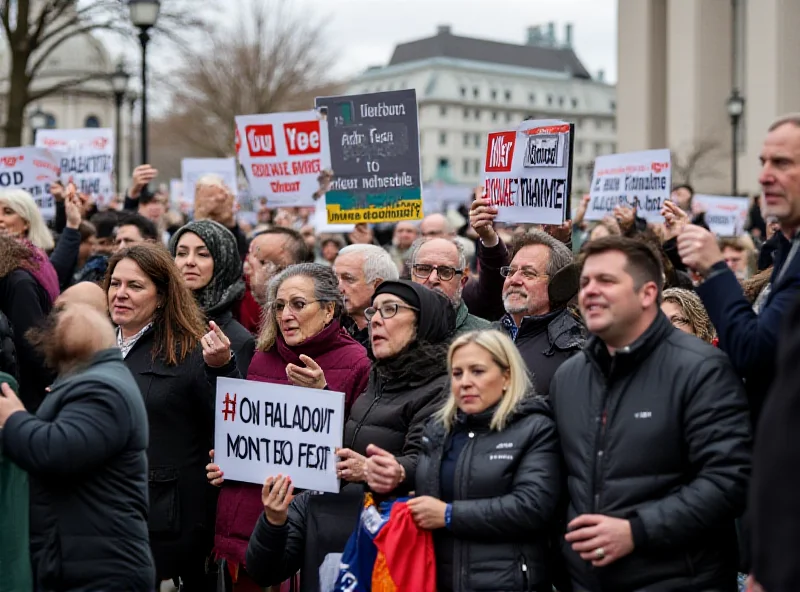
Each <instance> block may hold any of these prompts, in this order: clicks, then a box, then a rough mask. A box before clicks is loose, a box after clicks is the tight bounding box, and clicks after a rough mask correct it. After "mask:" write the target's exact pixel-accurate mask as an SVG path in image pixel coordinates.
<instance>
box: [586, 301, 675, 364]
mask: <svg viewBox="0 0 800 592" xmlns="http://www.w3.org/2000/svg"><path fill="white" fill-rule="evenodd" d="M671 331H677V329H675V327H673V326H672V324H671V323H670V322H669V320H668V319H667V317H666V315H664V313H662V312H661V311H660V310H659V311H658V314H657V315H656V318H655V320H654V321H653V322H652V323H651V324H650V326H649V327H648V328H647V330H646V331H645V332H644V333H643V334H642V335H641V336H639V338H638V339H637V340H636V341H634V342H633V343H632V344H630V345H628V346H626V347H623V348H621V349H618V350H617V351H616V352H614V355H613V356H612V355H611V354H610V353H608V347H606V344H605V342H604V341H603V340H602V339H600V338H599V337H597V336H592V337H591V338H590V339H589V342H588V344H587V346H586V356H587V357H588V358H589V361H590V362H592V363H593V364H594V365H595V366H596V367H597V368H598V369H599V370H600V372H602V374H603V375H604V376H605V377H606V378H607V379H614V378H618V377H619V376H625V375H628V374H631V373H632V372H633V371H634V370H635V369H636V368H638V367H639V366H640V365H641V364H642V363H643V362H644V361H645V360H646V359H647V358H649V357H650V355H651V354H652V353H653V352H654V351H655V350H656V348H657V347H658V346H659V344H660V343H661V342H662V341H663V340H664V339H665V338H666V337H667V336H668V335H669V333H670V332H671Z"/></svg>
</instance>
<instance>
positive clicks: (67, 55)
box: [39, 33, 112, 77]
mask: <svg viewBox="0 0 800 592" xmlns="http://www.w3.org/2000/svg"><path fill="white" fill-rule="evenodd" d="M111 70H112V68H111V60H110V58H109V56H108V52H107V51H106V48H105V47H104V46H103V44H102V43H101V42H100V40H98V39H96V38H95V37H93V36H92V35H91V34H90V33H84V34H82V35H76V36H74V37H70V38H68V39H66V40H65V41H64V42H63V43H61V44H60V45H59V46H58V48H56V50H55V51H53V53H51V54H50V55H49V56H47V59H46V60H45V62H44V64H43V65H42V68H41V70H40V71H39V76H42V77H49V76H70V77H75V75H76V74H78V75H87V74H105V73H108V72H110V71H111Z"/></svg>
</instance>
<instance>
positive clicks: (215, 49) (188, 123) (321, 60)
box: [153, 0, 340, 157]
mask: <svg viewBox="0 0 800 592" xmlns="http://www.w3.org/2000/svg"><path fill="white" fill-rule="evenodd" d="M323 29H324V24H323V22H322V21H318V22H315V21H313V20H312V19H310V18H309V16H308V14H301V12H300V10H299V9H298V7H297V3H296V2H295V1H294V0H293V1H292V2H289V1H288V0H251V1H250V2H249V3H248V4H247V7H246V8H245V10H244V11H243V12H242V16H241V18H240V20H239V22H238V23H237V25H236V26H235V27H233V29H232V30H226V29H225V28H219V29H217V30H215V31H214V32H213V33H210V34H208V36H207V39H206V43H205V45H206V48H205V50H204V51H202V52H197V51H190V52H186V55H184V57H183V60H181V62H182V63H181V66H180V67H179V68H178V69H177V71H175V72H174V73H172V74H170V76H169V77H168V79H166V80H164V81H163V82H164V83H165V84H167V85H168V86H169V87H170V90H171V95H172V108H171V110H170V112H169V114H168V115H167V116H166V117H165V118H164V119H162V120H161V121H159V122H154V132H153V133H154V137H153V140H154V144H155V143H157V142H160V141H161V140H162V138H163V141H164V142H166V143H168V144H173V145H174V144H175V143H180V144H182V145H183V146H184V147H185V152H184V153H183V155H185V156H189V155H191V156H199V157H203V156H205V157H225V156H231V155H233V154H234V152H235V150H234V118H235V117H236V116H237V115H248V114H255V113H271V112H278V111H287V110H300V109H310V108H312V107H313V105H314V97H315V96H319V95H326V94H332V93H334V92H337V91H338V90H340V89H339V86H338V85H337V84H336V83H334V82H331V81H330V79H329V78H328V76H327V71H328V69H329V67H330V65H331V63H332V58H331V57H330V55H331V54H330V52H329V51H328V48H327V47H326V45H325V43H324V40H323V37H322V35H323ZM156 128H157V129H156Z"/></svg>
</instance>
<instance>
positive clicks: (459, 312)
mask: <svg viewBox="0 0 800 592" xmlns="http://www.w3.org/2000/svg"><path fill="white" fill-rule="evenodd" d="M491 327H492V324H491V323H490V322H489V321H487V320H484V319H481V318H478V317H476V316H475V315H472V314H469V309H468V308H467V305H466V304H464V302H461V304H460V305H459V306H458V308H457V309H456V332H455V337H457V336H459V335H462V334H464V333H469V332H470V331H480V330H481V329H490V328H491Z"/></svg>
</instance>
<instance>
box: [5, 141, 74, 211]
mask: <svg viewBox="0 0 800 592" xmlns="http://www.w3.org/2000/svg"><path fill="white" fill-rule="evenodd" d="M58 172H59V163H58V158H57V157H56V156H55V155H54V154H53V153H52V152H51V151H50V150H47V149H45V148H32V147H29V146H26V147H24V148H0V190H2V189H24V190H25V191H27V192H28V193H30V194H31V196H32V197H33V199H34V201H35V202H36V205H37V206H39V211H40V212H41V213H42V217H43V218H44V219H45V220H50V219H51V218H53V217H54V216H55V214H56V210H55V203H54V202H53V197H52V196H51V195H50V184H51V183H53V182H54V181H57V180H58Z"/></svg>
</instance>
